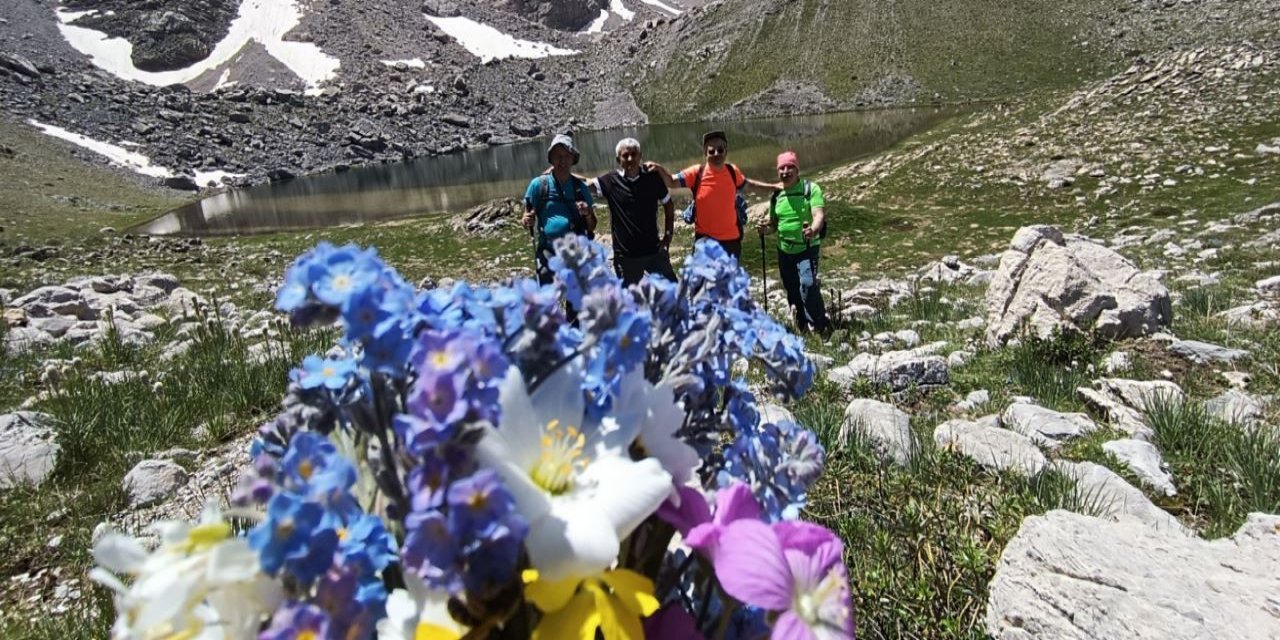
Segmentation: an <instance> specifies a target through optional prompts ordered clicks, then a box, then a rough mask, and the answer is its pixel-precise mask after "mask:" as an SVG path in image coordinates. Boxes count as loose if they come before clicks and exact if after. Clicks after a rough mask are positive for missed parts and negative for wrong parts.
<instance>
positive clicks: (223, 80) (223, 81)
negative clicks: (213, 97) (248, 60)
mask: <svg viewBox="0 0 1280 640" xmlns="http://www.w3.org/2000/svg"><path fill="white" fill-rule="evenodd" d="M230 77H231V70H230V69H223V70H222V75H220V76H218V82H216V83H215V84H214V85H213V88H212V89H210V91H217V90H218V89H221V88H223V87H229V86H231V85H233V84H235V83H234V82H228V79H229V78H230Z"/></svg>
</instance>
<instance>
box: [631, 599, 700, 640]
mask: <svg viewBox="0 0 1280 640" xmlns="http://www.w3.org/2000/svg"><path fill="white" fill-rule="evenodd" d="M642 624H643V625H644V629H645V637H646V638H658V639H665V638H680V639H681V640H704V638H703V635H702V633H700V632H699V631H698V626H697V623H696V622H695V621H694V619H693V616H692V615H690V614H689V612H688V611H685V609H684V607H682V606H680V605H679V604H676V603H671V604H668V605H667V606H665V607H663V608H662V610H661V611H659V612H657V613H655V614H653V615H651V616H649V617H648V618H645V619H644V622H643V623H642Z"/></svg>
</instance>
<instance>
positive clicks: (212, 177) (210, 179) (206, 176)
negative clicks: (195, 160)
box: [192, 169, 245, 187]
mask: <svg viewBox="0 0 1280 640" xmlns="http://www.w3.org/2000/svg"><path fill="white" fill-rule="evenodd" d="M195 174H196V175H195V177H193V178H192V180H194V181H195V183H196V184H198V185H200V186H201V187H207V186H209V185H210V184H214V185H219V184H222V181H223V179H224V178H225V179H231V178H243V177H244V176H245V174H243V173H231V172H230V171H223V170H222V169H218V170H216V171H199V170H197V171H196V172H195Z"/></svg>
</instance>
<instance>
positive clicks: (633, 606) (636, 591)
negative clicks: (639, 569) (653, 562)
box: [602, 569, 658, 618]
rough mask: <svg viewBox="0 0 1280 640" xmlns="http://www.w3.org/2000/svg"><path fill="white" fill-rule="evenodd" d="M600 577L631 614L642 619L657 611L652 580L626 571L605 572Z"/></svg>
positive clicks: (656, 600)
mask: <svg viewBox="0 0 1280 640" xmlns="http://www.w3.org/2000/svg"><path fill="white" fill-rule="evenodd" d="M602 577H603V579H604V582H605V584H607V585H609V588H611V589H613V595H614V597H615V598H616V599H617V600H618V601H619V602H621V603H622V606H624V607H626V608H627V610H628V611H630V612H631V613H633V614H635V615H637V616H640V617H642V618H643V617H646V616H651V615H653V612H654V611H657V610H658V599H657V598H655V597H654V596H653V581H652V580H650V579H648V578H646V577H644V576H642V575H640V574H638V573H636V572H634V571H630V570H628V569H614V570H613V571H606V572H605V574H604V576H602Z"/></svg>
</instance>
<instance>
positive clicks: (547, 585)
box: [523, 569, 582, 613]
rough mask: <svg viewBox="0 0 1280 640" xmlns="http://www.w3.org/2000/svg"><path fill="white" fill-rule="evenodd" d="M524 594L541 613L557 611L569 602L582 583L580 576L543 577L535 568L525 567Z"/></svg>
mask: <svg viewBox="0 0 1280 640" xmlns="http://www.w3.org/2000/svg"><path fill="white" fill-rule="evenodd" d="M523 577H524V583H525V585H524V595H525V597H526V598H528V599H529V601H530V602H532V603H533V604H534V606H536V607H538V608H539V609H541V610H542V612H543V613H552V612H555V611H559V610H561V609H563V608H565V606H567V605H568V604H569V601H570V600H571V599H573V595H574V594H575V593H577V592H578V585H579V584H581V583H582V578H581V577H580V576H568V577H566V578H561V579H559V580H548V579H546V578H543V577H542V576H541V575H540V574H539V573H538V570H537V569H525V571H524V574H523Z"/></svg>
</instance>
